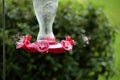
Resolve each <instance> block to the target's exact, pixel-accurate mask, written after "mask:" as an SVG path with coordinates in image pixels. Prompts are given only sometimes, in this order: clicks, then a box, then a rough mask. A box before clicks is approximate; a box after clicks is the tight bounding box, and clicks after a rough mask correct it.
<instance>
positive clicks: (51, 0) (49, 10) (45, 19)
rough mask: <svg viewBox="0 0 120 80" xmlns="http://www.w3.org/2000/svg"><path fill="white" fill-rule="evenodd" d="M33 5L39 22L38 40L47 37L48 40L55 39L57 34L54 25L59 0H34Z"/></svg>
mask: <svg viewBox="0 0 120 80" xmlns="http://www.w3.org/2000/svg"><path fill="white" fill-rule="evenodd" d="M33 6H34V10H35V14H36V17H37V20H38V23H39V33H38V36H37V40H43V39H45V38H46V39H47V40H48V41H54V40H55V36H54V34H53V31H52V26H53V22H54V18H55V15H56V11H57V7H58V0H33Z"/></svg>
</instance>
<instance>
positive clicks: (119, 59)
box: [90, 0, 120, 80]
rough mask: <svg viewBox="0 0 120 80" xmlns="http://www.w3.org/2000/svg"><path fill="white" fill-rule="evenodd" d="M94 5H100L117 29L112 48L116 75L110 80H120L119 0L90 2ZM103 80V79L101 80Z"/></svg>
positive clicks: (93, 0)
mask: <svg viewBox="0 0 120 80" xmlns="http://www.w3.org/2000/svg"><path fill="white" fill-rule="evenodd" d="M90 1H91V2H93V3H95V4H96V5H100V6H102V7H103V8H104V12H105V13H106V14H108V17H109V20H110V22H111V23H112V25H114V26H115V27H117V30H116V31H117V35H116V41H115V44H114V45H113V46H114V49H115V54H114V59H115V60H114V64H115V70H116V75H115V76H113V77H111V79H110V80H120V0H90ZM101 80H104V79H101Z"/></svg>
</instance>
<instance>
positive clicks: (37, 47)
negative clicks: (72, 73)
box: [16, 0, 75, 53]
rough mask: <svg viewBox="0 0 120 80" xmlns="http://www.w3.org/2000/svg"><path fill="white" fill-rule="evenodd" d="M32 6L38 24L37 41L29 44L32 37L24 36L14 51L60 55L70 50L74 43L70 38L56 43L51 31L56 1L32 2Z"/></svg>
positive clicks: (37, 0)
mask: <svg viewBox="0 0 120 80" xmlns="http://www.w3.org/2000/svg"><path fill="white" fill-rule="evenodd" d="M33 6H34V11H35V14H36V18H37V20H38V23H39V33H38V36H37V40H36V41H35V42H32V43H31V42H30V40H31V39H32V36H30V35H26V36H24V37H22V38H20V40H19V41H18V42H17V43H16V49H19V48H22V49H24V50H26V51H27V52H40V53H48V52H50V53H62V52H64V51H70V50H72V49H73V45H75V41H74V40H73V39H71V38H70V36H66V37H65V40H61V41H60V42H57V41H56V39H55V36H54V34H53V31H52V25H53V22H54V18H55V15H56V11H57V7H58V0H33Z"/></svg>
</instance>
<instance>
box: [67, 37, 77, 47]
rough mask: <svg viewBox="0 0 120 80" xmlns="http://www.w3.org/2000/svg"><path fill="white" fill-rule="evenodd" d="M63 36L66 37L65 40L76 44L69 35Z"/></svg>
mask: <svg viewBox="0 0 120 80" xmlns="http://www.w3.org/2000/svg"><path fill="white" fill-rule="evenodd" d="M65 38H66V41H68V42H69V43H70V44H72V45H75V44H76V42H75V41H74V40H73V39H71V37H70V36H65Z"/></svg>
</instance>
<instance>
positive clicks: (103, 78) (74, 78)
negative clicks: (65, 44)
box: [0, 0, 120, 80]
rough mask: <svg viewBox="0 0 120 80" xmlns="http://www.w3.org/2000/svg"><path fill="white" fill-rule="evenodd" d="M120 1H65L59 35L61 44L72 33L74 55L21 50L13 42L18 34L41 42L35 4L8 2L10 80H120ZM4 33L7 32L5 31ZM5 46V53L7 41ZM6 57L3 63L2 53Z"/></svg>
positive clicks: (59, 17)
mask: <svg viewBox="0 0 120 80" xmlns="http://www.w3.org/2000/svg"><path fill="white" fill-rule="evenodd" d="M119 3H120V1H119V0H106V1H105V0H76V1H73V0H60V4H59V8H58V12H57V16H56V20H55V22H54V27H53V30H54V34H55V35H56V37H57V40H58V41H59V40H60V39H63V36H64V35H70V36H71V37H72V38H73V39H75V41H76V42H77V43H78V45H77V46H75V48H74V50H73V51H71V52H64V53H63V54H60V55H55V54H45V55H41V54H39V53H35V54H29V53H27V52H25V51H23V50H16V49H15V42H14V41H13V40H12V36H15V34H17V32H21V35H25V34H28V33H29V34H30V35H32V36H33V40H32V41H34V40H35V39H36V36H37V33H38V23H37V20H36V17H35V15H34V10H33V7H32V1H29V0H21V2H19V1H18V0H9V1H6V25H7V26H6V53H7V54H6V59H7V61H6V64H7V69H6V70H7V74H6V77H7V79H8V80H9V79H10V78H11V80H16V79H18V80H107V79H109V80H120V79H119V78H120V62H119V61H120V58H119V57H120V54H119V52H120V49H119V45H120V32H119V30H120V16H119V14H120V9H119ZM0 9H1V8H0ZM0 15H1V10H0ZM1 24H2V21H1V22H0V25H1ZM0 31H1V32H2V27H0ZM1 32H0V41H1V42H2V33H1ZM114 32H115V33H116V35H115V36H114ZM81 33H83V34H86V35H87V36H88V37H90V38H91V39H90V45H88V46H87V47H83V46H82V45H83V44H84V42H82V39H81V37H80V35H81ZM114 38H115V43H114V44H113V42H114ZM0 47H1V49H2V43H0ZM113 47H114V50H113ZM1 52H2V50H1ZM113 53H114V54H113ZM0 59H1V60H2V54H1V55H0ZM0 72H2V62H1V63H0ZM53 74H54V75H53ZM0 75H2V73H0ZM0 79H1V77H0Z"/></svg>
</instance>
